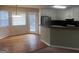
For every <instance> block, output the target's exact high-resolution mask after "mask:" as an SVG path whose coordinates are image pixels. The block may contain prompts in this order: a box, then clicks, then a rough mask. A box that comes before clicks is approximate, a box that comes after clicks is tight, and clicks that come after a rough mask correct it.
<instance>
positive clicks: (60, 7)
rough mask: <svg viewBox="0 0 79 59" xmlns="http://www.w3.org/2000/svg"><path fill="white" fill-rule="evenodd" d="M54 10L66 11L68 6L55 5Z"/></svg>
mask: <svg viewBox="0 0 79 59" xmlns="http://www.w3.org/2000/svg"><path fill="white" fill-rule="evenodd" d="M53 8H58V9H66V8H67V6H59V5H55V6H53Z"/></svg>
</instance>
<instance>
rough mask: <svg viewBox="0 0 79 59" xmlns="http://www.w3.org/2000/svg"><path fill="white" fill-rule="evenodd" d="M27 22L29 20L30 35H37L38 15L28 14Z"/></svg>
mask: <svg viewBox="0 0 79 59" xmlns="http://www.w3.org/2000/svg"><path fill="white" fill-rule="evenodd" d="M28 20H29V30H30V33H38V32H39V31H38V29H39V27H38V24H39V18H38V13H35V12H29V14H28Z"/></svg>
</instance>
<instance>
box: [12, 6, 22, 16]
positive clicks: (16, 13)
mask: <svg viewBox="0 0 79 59" xmlns="http://www.w3.org/2000/svg"><path fill="white" fill-rule="evenodd" d="M12 17H21V16H20V15H18V6H17V5H16V12H15V15H12Z"/></svg>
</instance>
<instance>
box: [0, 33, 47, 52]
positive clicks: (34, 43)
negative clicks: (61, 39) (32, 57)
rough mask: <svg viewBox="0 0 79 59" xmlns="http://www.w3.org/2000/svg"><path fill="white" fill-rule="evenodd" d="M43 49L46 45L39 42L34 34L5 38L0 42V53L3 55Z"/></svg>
mask: <svg viewBox="0 0 79 59" xmlns="http://www.w3.org/2000/svg"><path fill="white" fill-rule="evenodd" d="M45 47H47V45H45V44H44V43H42V42H41V41H40V39H39V36H38V35H34V34H27V35H20V36H13V37H7V38H5V39H1V40H0V52H4V53H21V52H30V51H35V50H37V49H40V48H45Z"/></svg>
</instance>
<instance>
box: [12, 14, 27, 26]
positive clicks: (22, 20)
mask: <svg viewBox="0 0 79 59" xmlns="http://www.w3.org/2000/svg"><path fill="white" fill-rule="evenodd" d="M12 25H14V26H17V25H26V17H25V14H21V15H20V17H12Z"/></svg>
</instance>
